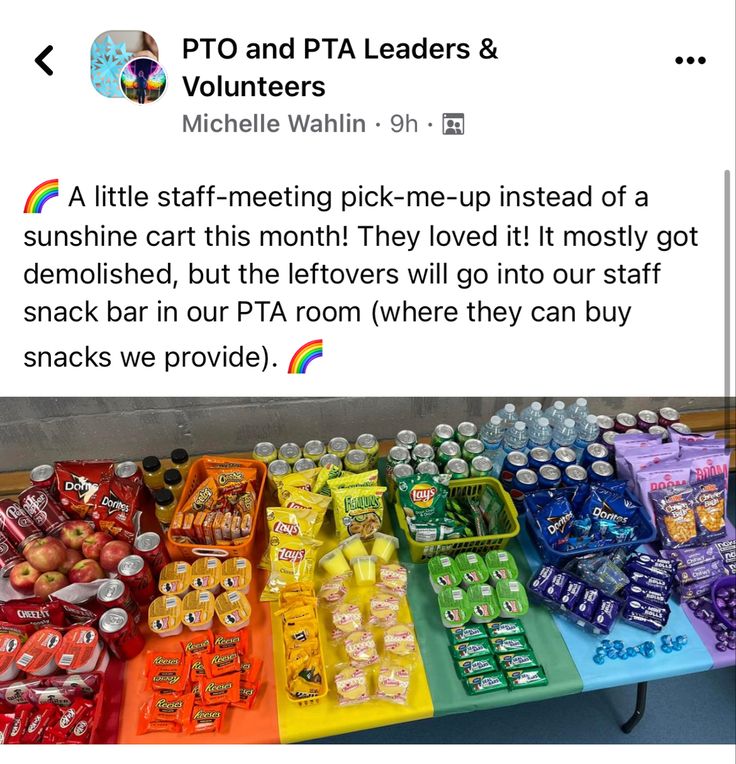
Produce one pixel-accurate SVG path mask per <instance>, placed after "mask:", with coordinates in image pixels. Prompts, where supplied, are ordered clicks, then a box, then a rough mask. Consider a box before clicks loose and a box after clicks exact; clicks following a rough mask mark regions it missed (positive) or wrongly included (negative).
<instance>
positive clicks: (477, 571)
mask: <svg viewBox="0 0 736 764" xmlns="http://www.w3.org/2000/svg"><path fill="white" fill-rule="evenodd" d="M455 565H457V569H458V572H459V573H460V575H461V576H462V584H461V585H462V586H466V587H467V586H469V585H470V584H482V583H485V582H486V581H487V580H488V568H486V564H485V562H483V558H482V557H481V556H480V555H479V554H476V553H475V552H463V553H462V554H459V555H458V556H457V557H456V558H455Z"/></svg>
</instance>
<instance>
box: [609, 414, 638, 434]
mask: <svg viewBox="0 0 736 764" xmlns="http://www.w3.org/2000/svg"><path fill="white" fill-rule="evenodd" d="M634 427H636V417H635V416H634V415H633V414H627V413H626V412H625V411H622V412H621V413H620V414H616V418H615V419H614V421H613V429H614V430H615V431H616V432H626V431H627V430H631V429H632V428H634Z"/></svg>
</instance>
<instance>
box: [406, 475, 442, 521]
mask: <svg viewBox="0 0 736 764" xmlns="http://www.w3.org/2000/svg"><path fill="white" fill-rule="evenodd" d="M447 482H448V481H447V475H445V476H442V475H409V477H405V478H400V479H399V480H398V481H397V483H396V487H397V489H398V491H399V501H400V503H401V506H402V508H403V510H404V512H405V513H406V516H407V517H408V518H411V519H412V520H413V522H415V523H441V522H442V521H443V520H444V519H445V507H446V505H447V495H448V492H447V485H446V484H447Z"/></svg>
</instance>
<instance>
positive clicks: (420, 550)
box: [395, 477, 519, 562]
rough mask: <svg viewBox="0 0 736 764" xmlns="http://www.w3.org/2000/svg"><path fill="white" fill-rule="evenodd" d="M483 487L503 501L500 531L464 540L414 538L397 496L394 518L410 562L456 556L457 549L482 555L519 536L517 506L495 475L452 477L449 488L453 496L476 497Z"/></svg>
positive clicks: (501, 546)
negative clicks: (441, 556)
mask: <svg viewBox="0 0 736 764" xmlns="http://www.w3.org/2000/svg"><path fill="white" fill-rule="evenodd" d="M486 486H491V488H492V489H493V490H494V491H495V493H496V495H497V496H498V497H499V498H500V499H501V501H502V503H503V508H504V511H503V512H502V513H501V516H500V525H501V529H502V533H497V534H495V535H493V536H471V537H469V538H464V539H448V540H447V541H430V542H428V543H422V542H419V541H414V539H413V538H412V537H411V533H410V532H409V525H408V524H407V522H406V515H405V514H404V510H403V508H402V506H401V501H400V500H399V498H398V495H397V498H396V504H395V507H396V517H397V519H398V521H399V527H400V528H401V531H402V533H403V534H404V537H405V538H406V543H407V546H408V547H409V553H410V555H411V560H412V562H427V560H429V559H430V558H432V557H436V556H437V555H439V554H447V555H455V554H460V552H480V553H483V554H485V553H486V552H490V551H491V550H492V549H503V548H504V547H505V546H506V545H507V544H508V543H509V541H510V540H511V539H512V538H514V537H515V536H518V535H519V518H518V515H517V513H516V507H515V506H514V503H513V502H512V501H511V497H510V496H509V495H508V493H506V491H504V490H503V487H502V486H501V483H499V482H498V480H496V478H491V477H484V478H469V479H467V480H451V481H450V485H449V486H448V489H449V491H450V496H452V497H453V498H459V497H462V498H470V499H474V498H478V497H479V496H480V495H481V493H483V489H484V488H485V487H486Z"/></svg>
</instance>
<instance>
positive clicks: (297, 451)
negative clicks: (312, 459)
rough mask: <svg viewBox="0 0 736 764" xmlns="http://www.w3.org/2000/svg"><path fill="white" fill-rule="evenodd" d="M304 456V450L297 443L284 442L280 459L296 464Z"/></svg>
mask: <svg viewBox="0 0 736 764" xmlns="http://www.w3.org/2000/svg"><path fill="white" fill-rule="evenodd" d="M301 457H302V450H301V448H299V446H298V445H297V444H296V443H284V444H283V445H282V446H281V448H280V449H279V459H283V460H284V461H285V462H286V463H287V464H289V465H291V466H294V465H295V464H296V463H297V462H298V461H299V459H301Z"/></svg>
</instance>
